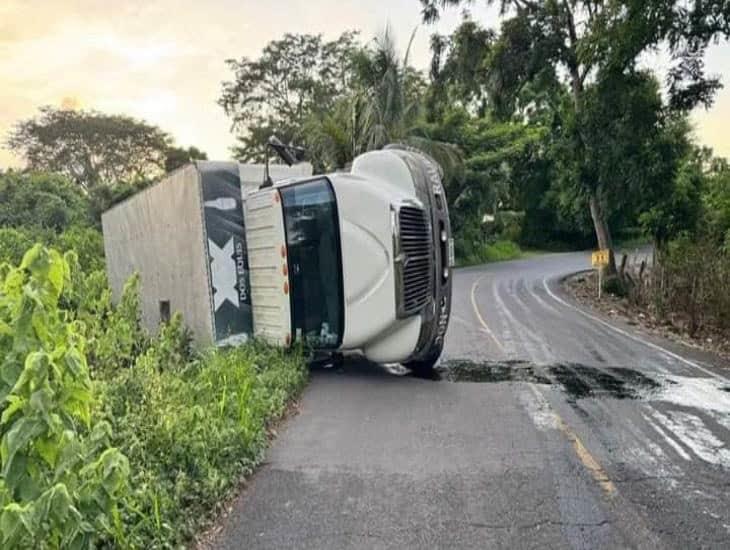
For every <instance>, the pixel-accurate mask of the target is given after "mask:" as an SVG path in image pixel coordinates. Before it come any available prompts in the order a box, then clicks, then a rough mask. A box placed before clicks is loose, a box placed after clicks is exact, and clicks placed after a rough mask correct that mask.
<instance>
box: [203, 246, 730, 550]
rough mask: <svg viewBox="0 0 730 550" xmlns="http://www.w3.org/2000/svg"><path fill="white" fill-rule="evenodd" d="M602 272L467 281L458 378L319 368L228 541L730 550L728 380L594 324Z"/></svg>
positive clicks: (482, 275)
mask: <svg viewBox="0 0 730 550" xmlns="http://www.w3.org/2000/svg"><path fill="white" fill-rule="evenodd" d="M588 261H589V259H588V256H587V255H586V254H582V253H570V254H555V255H548V256H541V257H537V258H534V259H529V260H520V261H515V262H505V263H499V264H490V265H486V266H480V267H474V268H469V269H462V270H457V271H456V272H455V274H454V283H455V286H454V307H453V316H452V320H451V324H450V327H449V332H448V334H447V340H446V349H445V352H444V357H443V361H442V369H443V376H442V379H441V380H440V381H432V380H423V379H418V378H414V377H411V376H404V375H399V374H398V373H392V372H388V371H386V370H384V369H380V368H377V367H375V366H371V365H367V364H349V365H347V366H346V367H345V368H344V369H342V370H340V371H336V370H333V369H329V370H317V371H314V372H313V374H312V380H311V384H310V385H309V387H308V389H307V390H306V391H305V393H304V395H303V397H302V400H301V408H300V412H299V414H298V415H296V416H294V417H292V418H291V419H289V420H288V421H287V422H286V424H285V426H283V428H282V431H281V433H280V434H279V436H278V438H277V439H276V441H275V442H274V443H273V446H272V448H271V449H270V451H269V453H268V457H267V461H266V463H265V464H264V465H263V466H262V467H261V469H260V470H259V471H258V472H257V473H256V474H255V475H254V476H253V478H252V479H251V481H250V482H249V484H248V486H247V487H246V489H245V490H244V491H243V492H242V494H241V495H240V496H239V497H238V499H237V500H236V501H235V502H234V504H233V509H232V511H231V513H230V514H229V516H228V517H227V518H226V519H225V520H224V522H223V525H222V530H221V531H220V533H219V534H218V536H217V537H216V538H215V540H214V546H215V547H217V548H247V549H252V548H312V549H344V548H545V547H549V548H631V547H634V548H728V547H730V445H729V444H728V442H730V381H729V380H728V379H729V378H730V369H728V370H723V368H722V367H723V366H722V365H721V364H719V363H713V360H712V359H708V358H706V357H700V356H697V354H696V353H689V352H688V351H687V350H684V349H678V348H677V347H675V346H673V345H672V344H670V343H668V342H665V341H661V340H657V339H655V338H652V337H648V336H646V335H644V334H642V333H641V332H640V331H638V330H637V329H636V328H634V327H628V326H623V325H620V324H614V323H613V322H612V323H611V324H608V323H607V322H606V320H604V319H603V318H600V317H598V316H596V315H595V314H594V313H592V312H589V311H585V310H582V309H579V308H578V307H577V306H576V305H575V304H574V303H573V302H572V301H571V300H570V299H569V298H568V297H567V296H565V295H564V293H563V292H562V291H561V289H560V284H559V279H560V278H561V277H562V276H563V275H565V274H567V273H570V272H574V271H577V270H580V269H584V268H585V267H586V266H587V264H588Z"/></svg>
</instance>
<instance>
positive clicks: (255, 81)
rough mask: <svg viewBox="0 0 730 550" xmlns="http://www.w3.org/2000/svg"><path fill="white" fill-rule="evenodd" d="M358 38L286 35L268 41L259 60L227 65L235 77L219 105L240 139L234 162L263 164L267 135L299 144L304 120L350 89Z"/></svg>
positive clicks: (330, 105) (225, 85)
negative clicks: (353, 58) (240, 160)
mask: <svg viewBox="0 0 730 550" xmlns="http://www.w3.org/2000/svg"><path fill="white" fill-rule="evenodd" d="M356 39H357V33H356V32H352V31H348V32H345V33H343V34H342V35H340V36H339V37H338V38H336V39H335V40H332V41H325V40H324V39H323V38H322V35H310V34H286V35H284V37H283V38H282V39H280V40H274V41H272V42H269V43H268V44H267V45H266V47H265V48H264V50H263V52H262V54H261V56H260V57H259V58H258V59H255V60H252V59H249V58H247V57H243V58H241V59H239V60H236V59H229V60H227V61H226V63H227V64H228V66H229V68H230V69H231V70H232V71H233V73H234V78H233V80H230V81H226V82H223V90H222V93H221V97H220V98H219V100H218V103H219V105H221V106H222V107H223V109H224V110H225V113H226V115H228V116H229V117H230V118H231V120H232V127H233V130H235V131H236V132H237V133H238V134H239V136H238V140H239V145H238V146H237V147H236V148H235V149H234V154H235V155H236V157H237V158H240V159H242V160H247V161H251V160H258V161H260V160H262V158H263V155H264V151H265V147H264V144H265V143H266V140H267V139H268V138H269V136H271V134H276V135H277V136H278V137H279V138H280V139H282V140H283V141H285V142H301V141H302V138H303V137H304V135H303V133H302V127H303V122H304V120H305V118H306V117H307V116H309V115H310V114H311V113H313V112H319V113H326V112H328V111H329V110H330V109H332V108H333V106H334V105H335V103H336V101H337V99H338V98H340V97H342V95H343V94H344V93H345V92H346V91H347V90H348V89H349V85H350V76H351V74H352V73H351V71H350V68H351V64H350V61H351V58H352V53H353V51H354V49H355V47H356Z"/></svg>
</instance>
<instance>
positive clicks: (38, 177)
mask: <svg viewBox="0 0 730 550" xmlns="http://www.w3.org/2000/svg"><path fill="white" fill-rule="evenodd" d="M90 222H91V218H90V212H89V203H88V200H87V198H86V197H85V196H84V194H83V193H82V192H81V190H80V189H78V188H77V187H76V186H74V185H73V183H71V182H70V181H69V180H68V179H67V178H65V177H63V176H60V175H58V174H49V173H43V172H8V173H5V174H0V226H4V227H20V226H30V225H33V226H37V227H40V228H44V229H52V230H54V231H63V230H64V229H66V228H67V227H69V226H70V225H72V224H88V223H90Z"/></svg>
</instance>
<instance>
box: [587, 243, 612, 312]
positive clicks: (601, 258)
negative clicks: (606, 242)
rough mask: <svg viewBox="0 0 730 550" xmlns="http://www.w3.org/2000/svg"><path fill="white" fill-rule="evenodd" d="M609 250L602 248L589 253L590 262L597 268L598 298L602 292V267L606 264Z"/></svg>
mask: <svg viewBox="0 0 730 550" xmlns="http://www.w3.org/2000/svg"><path fill="white" fill-rule="evenodd" d="M609 255H610V250H608V249H607V248H604V249H602V250H596V251H595V252H594V253H593V254H591V264H592V265H593V267H595V268H596V269H597V270H598V299H599V300H600V299H601V293H602V292H603V268H604V267H606V266H607V265H608V261H609Z"/></svg>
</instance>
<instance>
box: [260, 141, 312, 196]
mask: <svg viewBox="0 0 730 550" xmlns="http://www.w3.org/2000/svg"><path fill="white" fill-rule="evenodd" d="M266 147H267V149H268V148H269V147H271V148H272V149H273V150H274V151H276V154H277V155H279V158H280V159H281V160H283V161H284V162H285V163H286V164H287V166H291V165H292V164H297V163H299V162H301V161H302V160H304V153H305V152H306V150H305V149H304V147H296V146H294V145H285V144H284V143H283V142H282V141H281V140H280V139H279V138H278V137H276V136H273V135H272V136H271V137H270V138H269V140H268V141H267V142H266ZM273 185H274V182H273V181H272V180H271V176H270V175H269V155H266V165H265V167H264V183H263V184H261V187H260V189H263V188H265V187H272V186H273Z"/></svg>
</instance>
